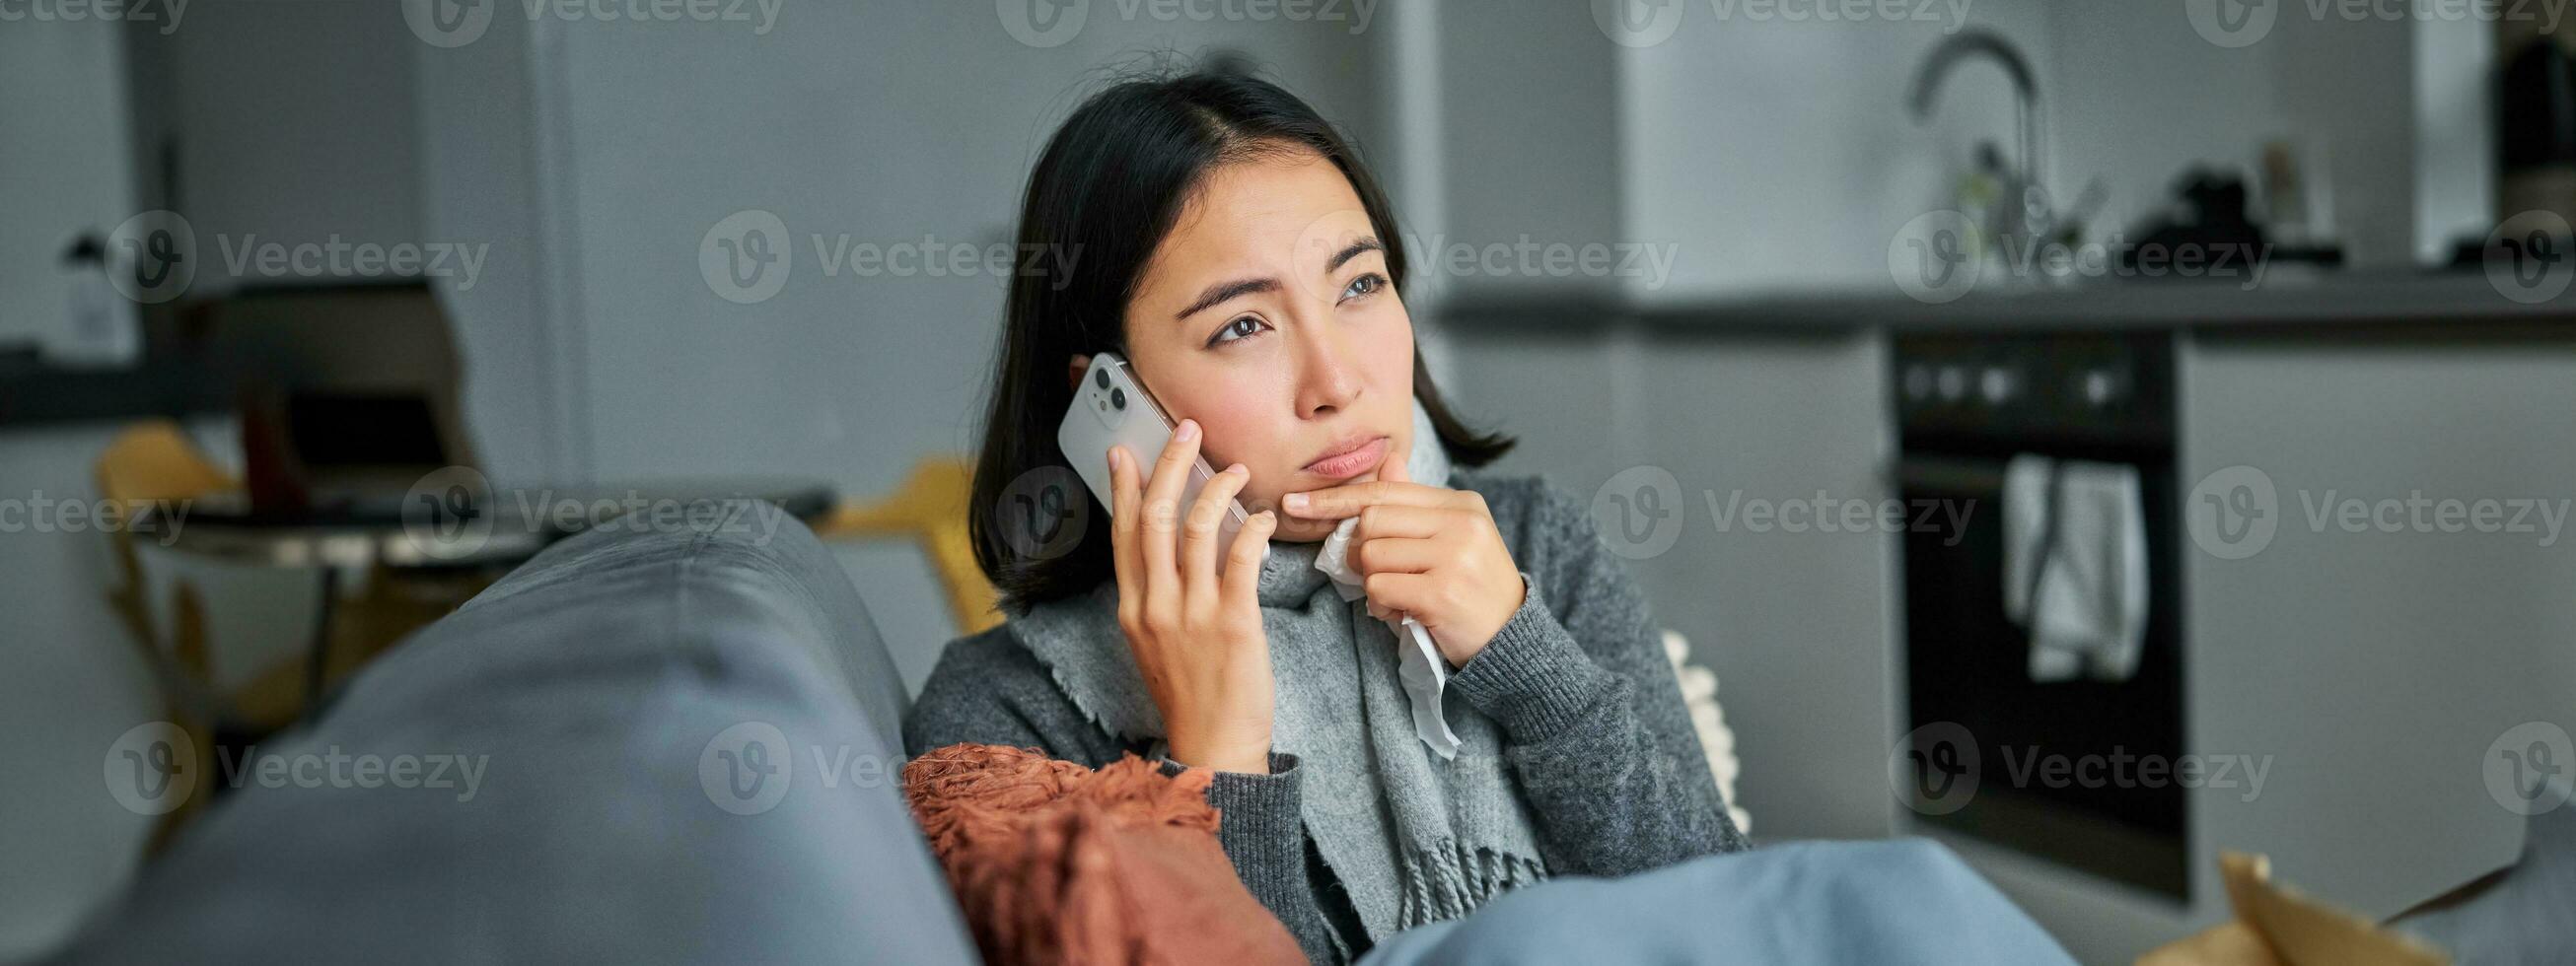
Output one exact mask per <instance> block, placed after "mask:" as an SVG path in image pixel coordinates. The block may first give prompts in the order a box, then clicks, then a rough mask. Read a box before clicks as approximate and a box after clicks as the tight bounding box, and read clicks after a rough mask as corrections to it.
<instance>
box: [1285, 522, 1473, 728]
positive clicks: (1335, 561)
mask: <svg viewBox="0 0 2576 966" xmlns="http://www.w3.org/2000/svg"><path fill="white" fill-rule="evenodd" d="M1359 525H1360V518H1358V517H1351V518H1348V519H1345V520H1343V521H1342V525H1341V526H1338V527H1334V528H1333V535H1332V536H1329V537H1325V538H1324V545H1323V547H1322V548H1320V549H1318V550H1317V551H1316V553H1315V569H1317V570H1321V571H1323V572H1324V575H1325V576H1327V577H1331V578H1333V589H1334V590H1335V591H1336V592H1338V593H1340V594H1341V595H1342V599H1343V600H1345V601H1351V600H1358V599H1360V598H1361V597H1363V596H1366V592H1365V591H1364V590H1363V589H1362V586H1363V585H1362V584H1361V580H1360V573H1359V571H1356V570H1352V569H1351V564H1350V560H1349V555H1350V548H1351V531H1352V530H1355V529H1358V527H1359ZM1398 616H1399V617H1401V618H1402V619H1401V621H1388V622H1386V623H1387V629H1389V630H1392V631H1394V632H1395V640H1396V647H1395V651H1396V659H1397V665H1396V677H1397V678H1399V679H1401V680H1402V681H1403V682H1404V696H1405V698H1406V699H1408V700H1410V701H1411V702H1412V704H1413V733H1414V734H1415V735H1418V736H1420V737H1421V738H1422V743H1423V744H1425V745H1429V746H1431V753H1432V754H1435V755H1439V756H1440V759H1441V760H1442V761H1448V760H1451V759H1455V758H1457V757H1458V734H1457V732H1454V731H1451V730H1449V719H1447V718H1444V717H1441V715H1440V693H1441V692H1442V691H1443V690H1445V689H1447V688H1448V687H1449V663H1448V661H1447V660H1446V659H1444V658H1442V657H1441V656H1440V648H1439V647H1437V646H1435V645H1433V644H1432V643H1431V632H1430V631H1429V630H1427V629H1425V628H1424V627H1423V626H1422V622H1421V621H1417V620H1414V619H1413V618H1412V617H1411V616H1409V615H1398ZM1408 644H1410V645H1411V646H1407V645H1408Z"/></svg>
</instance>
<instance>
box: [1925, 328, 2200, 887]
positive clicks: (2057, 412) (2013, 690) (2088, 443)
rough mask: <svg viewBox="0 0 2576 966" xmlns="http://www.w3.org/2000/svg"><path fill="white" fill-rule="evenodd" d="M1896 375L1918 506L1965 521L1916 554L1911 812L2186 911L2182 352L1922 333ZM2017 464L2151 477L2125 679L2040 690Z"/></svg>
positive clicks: (2144, 495) (2140, 342)
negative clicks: (2018, 528) (2011, 518)
mask: <svg viewBox="0 0 2576 966" xmlns="http://www.w3.org/2000/svg"><path fill="white" fill-rule="evenodd" d="M1890 363H1891V365H1892V367H1893V371H1892V373H1891V375H1892V378H1893V380H1894V406H1895V410H1896V425H1897V426H1898V434H1899V435H1898V439H1899V459H1898V461H1897V464H1896V470H1897V472H1896V474H1895V475H1896V477H1897V480H1896V483H1897V486H1898V488H1899V489H1900V491H1901V494H1902V497H1903V498H1904V499H1905V500H1907V501H1908V505H1909V506H1924V505H1929V504H1927V503H1923V502H1918V501H1948V505H1950V506H1951V507H1954V508H1956V509H1958V510H1959V511H1960V512H1959V514H1958V515H1957V516H1956V517H1955V519H1960V520H1964V521H1965V522H1964V524H1962V525H1961V526H1959V527H1957V528H1949V527H1911V528H1907V530H1906V533H1905V537H1904V539H1903V541H1902V551H1901V552H1902V560H1903V572H1904V579H1903V581H1902V587H1903V593H1904V603H1903V613H1904V620H1905V626H1904V641H1905V646H1904V655H1905V671H1904V704H1905V716H1906V720H1907V721H1908V722H1909V729H1910V731H1909V734H1908V735H1907V736H1906V737H1905V738H1904V739H1902V740H1901V741H1900V746H1899V747H1898V748H1897V749H1896V754H1895V755H1894V756H1892V757H1891V764H1892V765H1893V766H1894V767H1895V768H1896V770H1897V771H1898V773H1899V774H1900V775H1901V776H1902V777H1901V779H1900V780H1901V781H1903V782H1906V783H1909V784H1910V785H1911V787H1910V788H1904V789H1903V790H1902V791H1901V792H1900V798H1901V799H1904V800H1906V801H1907V804H1909V805H1911V806H1912V811H1913V812H1914V813H1915V815H1916V816H1917V817H1918V820H1919V821H1921V822H1924V823H1927V824H1929V825H1931V826H1933V827H1936V828H1940V829H1947V830H1950V831H1953V832H1956V833H1960V834H1964V835H1967V836H1970V837H1973V838H1976V839H1981V840H1985V841H1988V842H1992V843H1996V844H1999V845H2003V846H2006V847H2009V848H2012V849H2014V850H2018V851H2020V852H2024V853H2028V854H2030V855H2034V856H2037V857H2040V858H2042V859H2045V860H2048V861H2051V862H2055V863H2059V864H2061V865H2064V866H2067V867H2071V868H2075V869H2079V870H2083V871H2085V872H2089V873H2092V874H2095V875H2099V876H2102V877H2105V878H2109V879H2112V880H2116V881H2119V882H2124V883H2128V884H2131V885H2135V886H2137V887H2140V888H2143V889H2148V890H2152V891H2154V892H2158V893H2163V894H2166V895H2169V896H2172V897H2174V898H2176V899H2179V900H2182V901H2186V902H2187V901H2189V899H2190V881H2191V875H2190V868H2189V830H2190V816H2189V812H2188V809H2187V808H2186V804H2185V789H2184V788H2183V787H2181V781H2180V780H2179V779H2178V778H2177V777H2176V775H2175V773H2174V771H2173V769H2174V768H2175V767H2176V766H2177V765H2178V764H2180V763H2181V762H2182V756H2183V754H2184V751H2185V748H2184V735H2185V730H2184V724H2185V721H2184V710H2185V694H2184V688H2183V682H2184V676H2183V660H2184V655H2183V648H2182V646H2181V634H2180V630H2181V626H2182V621H2181V615H2182V608H2183V601H2182V598H2181V590H2180V588H2181V582H2180V580H2179V579H2177V578H2178V577H2179V574H2178V572H2177V570H2176V568H2177V566H2178V564H2179V561H2178V556H2179V555H2178V552H2177V548H2176V546H2175V542H2176V540H2177V538H2178V536H2179V535H2180V534H2181V532H2182V531H2181V528H2180V526H2179V525H2178V521H2179V519H2180V517H2179V515H2178V500H2179V499H2180V495H2179V494H2178V493H2177V491H2176V489H2175V479H2174V459H2175V439H2174V425H2175V412H2174V395H2175V394H2174V351H2173V341H2172V336H2171V335H2170V334H2164V333H2143V332H2136V333H2133V332H2088V333H2072V334H2071V333H2064V332H2057V333H2031V332H1984V333H1951V332H1944V333H1938V334H1931V333H1907V334H1899V335H1898V336H1896V337H1895V338H1894V340H1893V347H1892V352H1891V354H1890ZM2018 454H2035V455H2039V456H2045V457H2050V458H2053V459H2055V460H2082V461H2092V462H2098V463H2107V464H2124V465H2127V466H2132V467H2135V468H2136V470H2137V478H2138V486H2137V490H2136V492H2137V493H2138V497H2139V499H2138V507H2139V515H2140V516H2142V517H2143V519H2144V522H2145V526H2144V528H2143V532H2144V536H2145V543H2146V552H2145V555H2144V559H2145V562H2146V572H2147V577H2148V579H2147V585H2146V595H2145V600H2146V606H2145V610H2146V619H2145V635H2144V644H2143V646H2142V647H2141V648H2140V649H2139V651H2138V652H2137V653H2138V659H2137V663H2136V665H2135V667H2134V670H2133V671H2131V672H2130V673H2128V674H2127V675H2126V676H2125V677H2124V678H2122V679H2118V680H2101V679H2096V678H2092V677H2078V678H2075V679H2065V680H2036V679H2034V678H2035V676H2034V674H2033V671H2032V666H2031V661H2030V647H2031V640H2030V635H2029V633H2028V632H2027V631H2026V630H2025V629H2024V628H2023V626H2022V624H2021V622H2017V621H2016V620H2014V619H2013V618H2012V617H2011V616H2009V615H2008V611H2007V608H2006V604H2005V598H2006V590H2005V581H2006V560H2005V556H2006V549H2005V541H2006V539H2007V536H2008V534H2007V527H2006V525H2005V522H2004V518H2005V515H2006V514H2005V489H2006V485H2007V484H2006V478H2007V467H2008V466H2009V465H2010V464H2011V462H2012V461H2013V459H2014V457H2015V456H2016V455H2018ZM1945 516H1946V515H1945ZM2150 761H2156V762H2161V764H2160V765H2157V766H2150V765H2148V763H2149V762H2150ZM1963 783H1964V784H1963Z"/></svg>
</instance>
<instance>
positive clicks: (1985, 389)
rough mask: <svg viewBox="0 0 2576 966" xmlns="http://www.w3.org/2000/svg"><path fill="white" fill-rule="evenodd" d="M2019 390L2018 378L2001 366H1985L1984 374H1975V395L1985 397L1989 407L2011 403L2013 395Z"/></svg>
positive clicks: (2019, 381) (2019, 382)
mask: <svg viewBox="0 0 2576 966" xmlns="http://www.w3.org/2000/svg"><path fill="white" fill-rule="evenodd" d="M2020 389H2021V380H2020V378H2018V377H2016V376H2015V375H2014V374H2013V371H2012V370H2010V369H2007V368H2004V367H2002V366H1987V367H1986V369H1985V371H1984V372H1981V373H1978V374H1977V393H1978V394H1979V395H1981V396H1984V397H1985V399H1986V404H1987V405H1989V406H2001V405H2003V404H2005V403H2008V402H2011V401H2012V398H2013V393H2015V392H2017V391H2019V390H2020Z"/></svg>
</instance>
